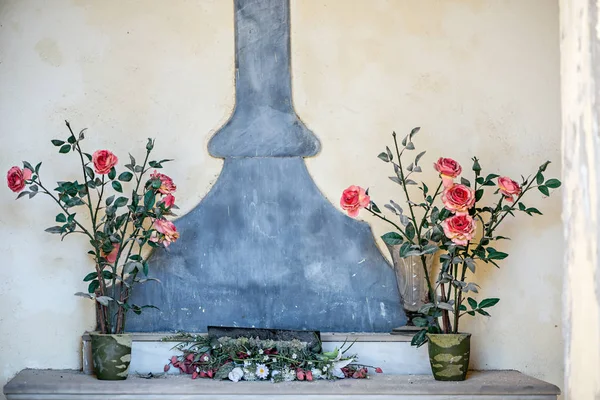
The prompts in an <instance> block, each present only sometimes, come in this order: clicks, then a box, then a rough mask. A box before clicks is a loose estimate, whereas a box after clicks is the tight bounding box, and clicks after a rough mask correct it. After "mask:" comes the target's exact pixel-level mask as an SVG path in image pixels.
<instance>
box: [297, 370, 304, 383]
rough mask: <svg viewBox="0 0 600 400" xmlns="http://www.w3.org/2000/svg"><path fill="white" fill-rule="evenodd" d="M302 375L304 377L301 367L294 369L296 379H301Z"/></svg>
mask: <svg viewBox="0 0 600 400" xmlns="http://www.w3.org/2000/svg"><path fill="white" fill-rule="evenodd" d="M304 377H305V375H304V371H302V370H301V369H299V370H298V371H296V379H298V380H299V381H303V380H304Z"/></svg>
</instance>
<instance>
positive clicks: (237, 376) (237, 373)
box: [228, 367, 244, 382]
mask: <svg viewBox="0 0 600 400" xmlns="http://www.w3.org/2000/svg"><path fill="white" fill-rule="evenodd" d="M243 377H244V371H242V369H241V368H240V367H236V368H234V369H232V370H231V372H230V373H229V375H228V378H229V380H231V381H234V382H239V381H240V380H241V379H242V378H243Z"/></svg>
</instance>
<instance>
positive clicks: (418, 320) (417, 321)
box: [412, 317, 429, 328]
mask: <svg viewBox="0 0 600 400" xmlns="http://www.w3.org/2000/svg"><path fill="white" fill-rule="evenodd" d="M412 322H413V324H414V325H415V326H418V327H420V328H424V327H426V326H427V325H428V324H429V323H428V321H427V318H423V317H415V318H413V319H412Z"/></svg>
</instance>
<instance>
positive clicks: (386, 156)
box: [377, 153, 390, 162]
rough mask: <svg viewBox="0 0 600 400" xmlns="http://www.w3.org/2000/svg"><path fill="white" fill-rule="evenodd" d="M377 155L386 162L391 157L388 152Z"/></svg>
mask: <svg viewBox="0 0 600 400" xmlns="http://www.w3.org/2000/svg"><path fill="white" fill-rule="evenodd" d="M377 157H379V159H381V160H383V161H385V162H390V158H389V157H388V155H387V154H386V153H379V155H378V156H377Z"/></svg>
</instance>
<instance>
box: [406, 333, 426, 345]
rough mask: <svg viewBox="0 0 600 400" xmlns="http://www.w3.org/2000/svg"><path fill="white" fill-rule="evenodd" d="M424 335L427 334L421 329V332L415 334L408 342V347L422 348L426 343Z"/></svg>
mask: <svg viewBox="0 0 600 400" xmlns="http://www.w3.org/2000/svg"><path fill="white" fill-rule="evenodd" d="M426 334H427V330H426V329H423V330H420V331H419V332H417V333H416V334H415V336H413V338H412V340H411V341H410V345H411V346H417V347H421V346H423V345H424V344H425V343H427V336H426Z"/></svg>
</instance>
